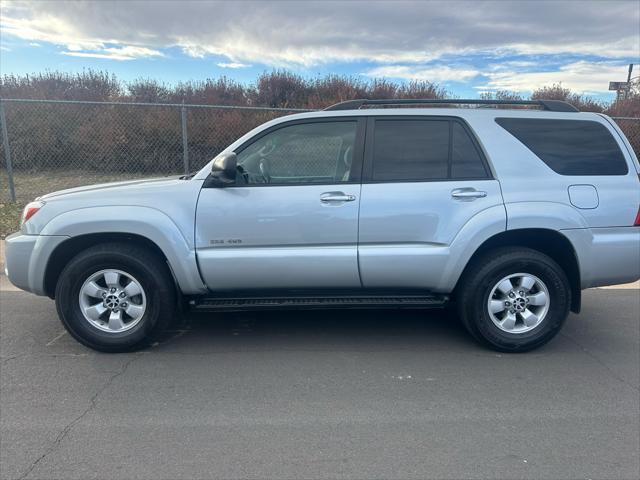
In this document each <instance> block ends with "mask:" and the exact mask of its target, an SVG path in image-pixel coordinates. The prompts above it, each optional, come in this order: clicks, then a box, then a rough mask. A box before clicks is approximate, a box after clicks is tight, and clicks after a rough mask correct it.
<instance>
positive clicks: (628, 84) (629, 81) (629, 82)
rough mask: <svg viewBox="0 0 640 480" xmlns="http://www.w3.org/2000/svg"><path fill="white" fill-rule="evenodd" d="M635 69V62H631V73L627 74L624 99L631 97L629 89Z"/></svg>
mask: <svg viewBox="0 0 640 480" xmlns="http://www.w3.org/2000/svg"><path fill="white" fill-rule="evenodd" d="M632 71H633V63H630V64H629V73H628V74H627V88H626V90H625V92H624V99H625V100H627V99H628V98H629V91H630V90H631V72H632Z"/></svg>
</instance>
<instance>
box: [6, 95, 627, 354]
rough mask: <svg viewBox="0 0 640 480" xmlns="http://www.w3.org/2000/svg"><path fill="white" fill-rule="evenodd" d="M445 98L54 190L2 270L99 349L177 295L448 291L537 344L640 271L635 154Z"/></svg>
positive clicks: (297, 119)
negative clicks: (197, 161) (174, 168)
mask: <svg viewBox="0 0 640 480" xmlns="http://www.w3.org/2000/svg"><path fill="white" fill-rule="evenodd" d="M438 103H446V104H449V105H446V106H447V107H451V101H444V102H442V101H441V102H438V101H430V100H402V101H398V100H393V101H384V100H355V101H349V102H343V103H341V104H337V105H334V106H333V107H330V108H328V109H326V110H325V111H321V112H313V113H304V114H299V115H292V116H288V117H283V118H278V119H276V120H273V121H270V122H267V123H265V124H264V125H261V126H260V127H258V128H256V129H254V130H252V131H251V132H249V133H248V134H246V135H245V136H243V137H242V138H240V139H238V140H237V141H236V142H235V143H233V144H231V145H230V146H229V147H228V148H227V149H226V150H225V151H224V152H222V153H221V154H220V155H219V156H218V157H216V158H215V159H214V160H212V161H211V163H210V164H209V165H207V166H206V167H205V168H203V169H202V170H201V171H199V172H198V173H196V174H194V175H193V176H187V177H180V178H170V179H167V178H165V179H157V180H146V181H131V182H122V183H112V184H105V185H95V186H88V187H81V188H74V189H70V190H64V191H61V192H56V193H51V194H49V195H45V196H43V197H40V198H39V199H37V200H36V201H35V202H33V203H30V204H29V205H27V207H26V208H25V211H24V215H23V222H22V227H21V231H20V232H19V233H16V234H14V235H11V236H9V237H8V238H7V239H6V257H7V258H6V267H7V275H8V277H9V279H10V280H11V282H12V283H13V284H15V285H16V286H18V287H20V288H22V289H24V290H27V291H30V292H33V293H35V294H37V295H48V296H49V297H51V298H55V300H56V306H57V310H58V314H59V316H60V318H61V320H62V323H63V324H64V325H65V327H66V328H67V329H68V331H69V333H70V334H71V335H73V336H74V337H75V338H76V339H77V340H78V341H80V342H82V343H83V344H85V345H87V346H89V347H91V348H94V349H97V350H102V351H125V350H132V349H137V348H141V347H143V346H145V345H147V344H148V343H149V342H150V341H152V340H153V339H154V338H156V337H157V335H158V334H159V333H160V332H161V331H162V330H163V329H164V328H165V327H166V326H167V325H168V324H169V322H170V321H171V319H172V318H175V316H176V312H177V311H179V310H181V309H184V308H189V309H195V310H243V309H267V308H382V307H404V308H431V307H443V306H446V305H448V304H451V305H452V306H454V307H456V308H457V312H458V315H459V317H460V319H461V320H462V322H463V323H464V325H465V326H466V328H467V329H468V330H469V332H470V333H471V334H472V335H473V336H474V337H475V338H476V339H478V340H479V341H481V342H483V343H485V344H487V345H489V346H491V347H493V348H495V349H497V350H501V351H525V350H529V349H532V348H535V347H538V346H540V345H542V344H544V343H545V342H547V341H548V340H550V339H551V338H552V337H553V336H554V335H555V334H556V333H558V331H559V329H560V328H561V327H562V324H563V323H564V321H565V319H566V318H567V316H568V313H569V311H573V312H579V310H580V298H581V297H580V295H581V290H582V289H585V288H589V287H594V286H600V285H607V284H615V283H622V282H630V281H634V280H636V279H638V278H640V208H639V207H640V182H639V172H640V165H639V164H638V159H637V158H636V155H635V154H634V152H633V150H632V148H631V146H630V144H629V142H628V141H627V139H626V138H625V136H624V135H623V133H622V132H621V131H620V130H619V129H618V127H617V126H616V124H615V123H614V122H613V121H611V120H610V119H609V118H608V117H606V116H605V115H600V114H595V113H581V112H578V111H577V110H576V109H575V108H573V107H572V106H570V105H568V104H566V103H563V102H557V101H535V102H510V105H511V106H512V107H513V106H515V108H500V107H506V105H502V104H501V102H496V101H478V100H470V101H464V100H456V102H455V103H456V104H460V106H461V107H467V108H424V106H425V105H426V104H438ZM399 104H424V105H423V107H422V108H388V107H393V106H395V107H398V106H400V105H399ZM470 104H475V105H473V106H475V107H478V108H468V107H469V106H470ZM376 105H378V106H380V107H384V108H375V106H376ZM413 106H415V105H413ZM437 106H439V107H445V105H437ZM371 107H374V108H371ZM486 107H491V108H486ZM495 107H498V108H495ZM603 320H604V321H606V319H603Z"/></svg>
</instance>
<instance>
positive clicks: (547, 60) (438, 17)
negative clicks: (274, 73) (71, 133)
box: [0, 0, 640, 98]
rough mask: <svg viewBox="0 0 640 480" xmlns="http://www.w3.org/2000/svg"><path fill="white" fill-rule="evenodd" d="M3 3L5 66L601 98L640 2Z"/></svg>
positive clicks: (7, 69)
mask: <svg viewBox="0 0 640 480" xmlns="http://www.w3.org/2000/svg"><path fill="white" fill-rule="evenodd" d="M0 5H1V7H0V8H1V24H0V31H1V45H0V54H1V57H0V60H1V63H0V68H1V71H2V73H3V74H7V73H32V72H39V71H43V70H45V69H50V70H64V71H69V72H74V71H80V70H82V69H83V68H87V67H90V68H97V69H102V70H108V71H110V72H113V73H116V74H117V75H118V76H120V77H121V78H123V79H125V80H132V79H134V78H139V77H151V78H157V79H161V80H163V81H165V82H167V83H175V82H177V81H180V80H190V79H202V78H206V77H216V76H219V75H227V76H229V77H232V78H234V79H237V80H240V81H243V82H250V81H252V80H254V79H255V78H256V76H257V75H258V74H259V73H261V72H263V71H265V70H266V71H270V70H272V69H274V68H286V69H289V70H292V71H294V72H296V73H299V74H301V75H304V76H316V75H323V74H327V73H338V74H349V75H355V76H360V77H362V78H371V77H387V78H390V79H393V80H399V81H408V80H411V79H420V80H430V81H433V82H436V83H439V84H441V85H443V86H445V87H446V88H448V89H449V90H451V91H453V92H454V93H456V94H458V95H462V96H477V95H478V93H479V92H481V91H486V90H496V89H506V90H514V91H520V92H528V91H530V90H532V89H534V88H536V87H539V86H542V85H550V84H552V83H556V82H562V84H563V85H565V86H567V87H570V88H572V89H574V90H576V91H579V92H585V93H590V94H595V95H597V96H600V97H602V98H608V95H610V94H609V93H607V88H608V82H609V81H610V80H625V79H626V73H627V65H628V64H629V63H640V1H639V0H622V1H607V0H599V1H598V0H596V1H585V0H574V1H555V0H548V1H547V0H537V1H524V0H520V1H518V0H516V1H506V0H503V1H486V2H485V1H465V2H462V1H461V2H457V1H448V2H440V1H421V2H402V1H388V2H385V1H378V2H375V1H351V2H333V1H325V2H310V1H308V2H303V1H299V2H296V1H285V2H276V1H273V2H271V1H260V2H242V1H236V2H231V1H229V2H213V1H193V2H190V1H168V0H165V1H108V0H102V1H92V2H89V1H87V2H63V1H56V2H54V1H10V0H9V1H8V0H2V2H1V4H0ZM635 74H637V75H640V65H639V66H637V67H636V71H635Z"/></svg>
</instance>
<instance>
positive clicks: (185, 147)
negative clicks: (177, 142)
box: [180, 100, 191, 175]
mask: <svg viewBox="0 0 640 480" xmlns="http://www.w3.org/2000/svg"><path fill="white" fill-rule="evenodd" d="M180 116H181V118H182V162H183V163H184V174H185V175H189V173H190V170H191V169H190V168H189V139H188V137H187V107H185V105H184V100H183V101H182V107H181V108H180Z"/></svg>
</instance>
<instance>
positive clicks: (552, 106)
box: [325, 98, 580, 112]
mask: <svg viewBox="0 0 640 480" xmlns="http://www.w3.org/2000/svg"><path fill="white" fill-rule="evenodd" d="M431 104H436V105H437V104H440V105H447V104H450V105H534V106H537V107H542V109H543V110H547V111H549V112H579V111H580V110H578V109H577V108H576V107H574V106H573V105H571V104H570V103H567V102H563V101H562V100H478V99H467V100H464V99H463V100H461V99H457V98H452V99H450V100H449V99H447V100H442V99H437V100H431V99H419V98H416V99H414V98H401V99H388V100H370V99H367V98H364V99H359V100H347V101H346V102H340V103H336V104H335V105H331V106H330V107H327V108H325V110H358V109H359V108H361V107H363V106H365V105H431Z"/></svg>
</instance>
